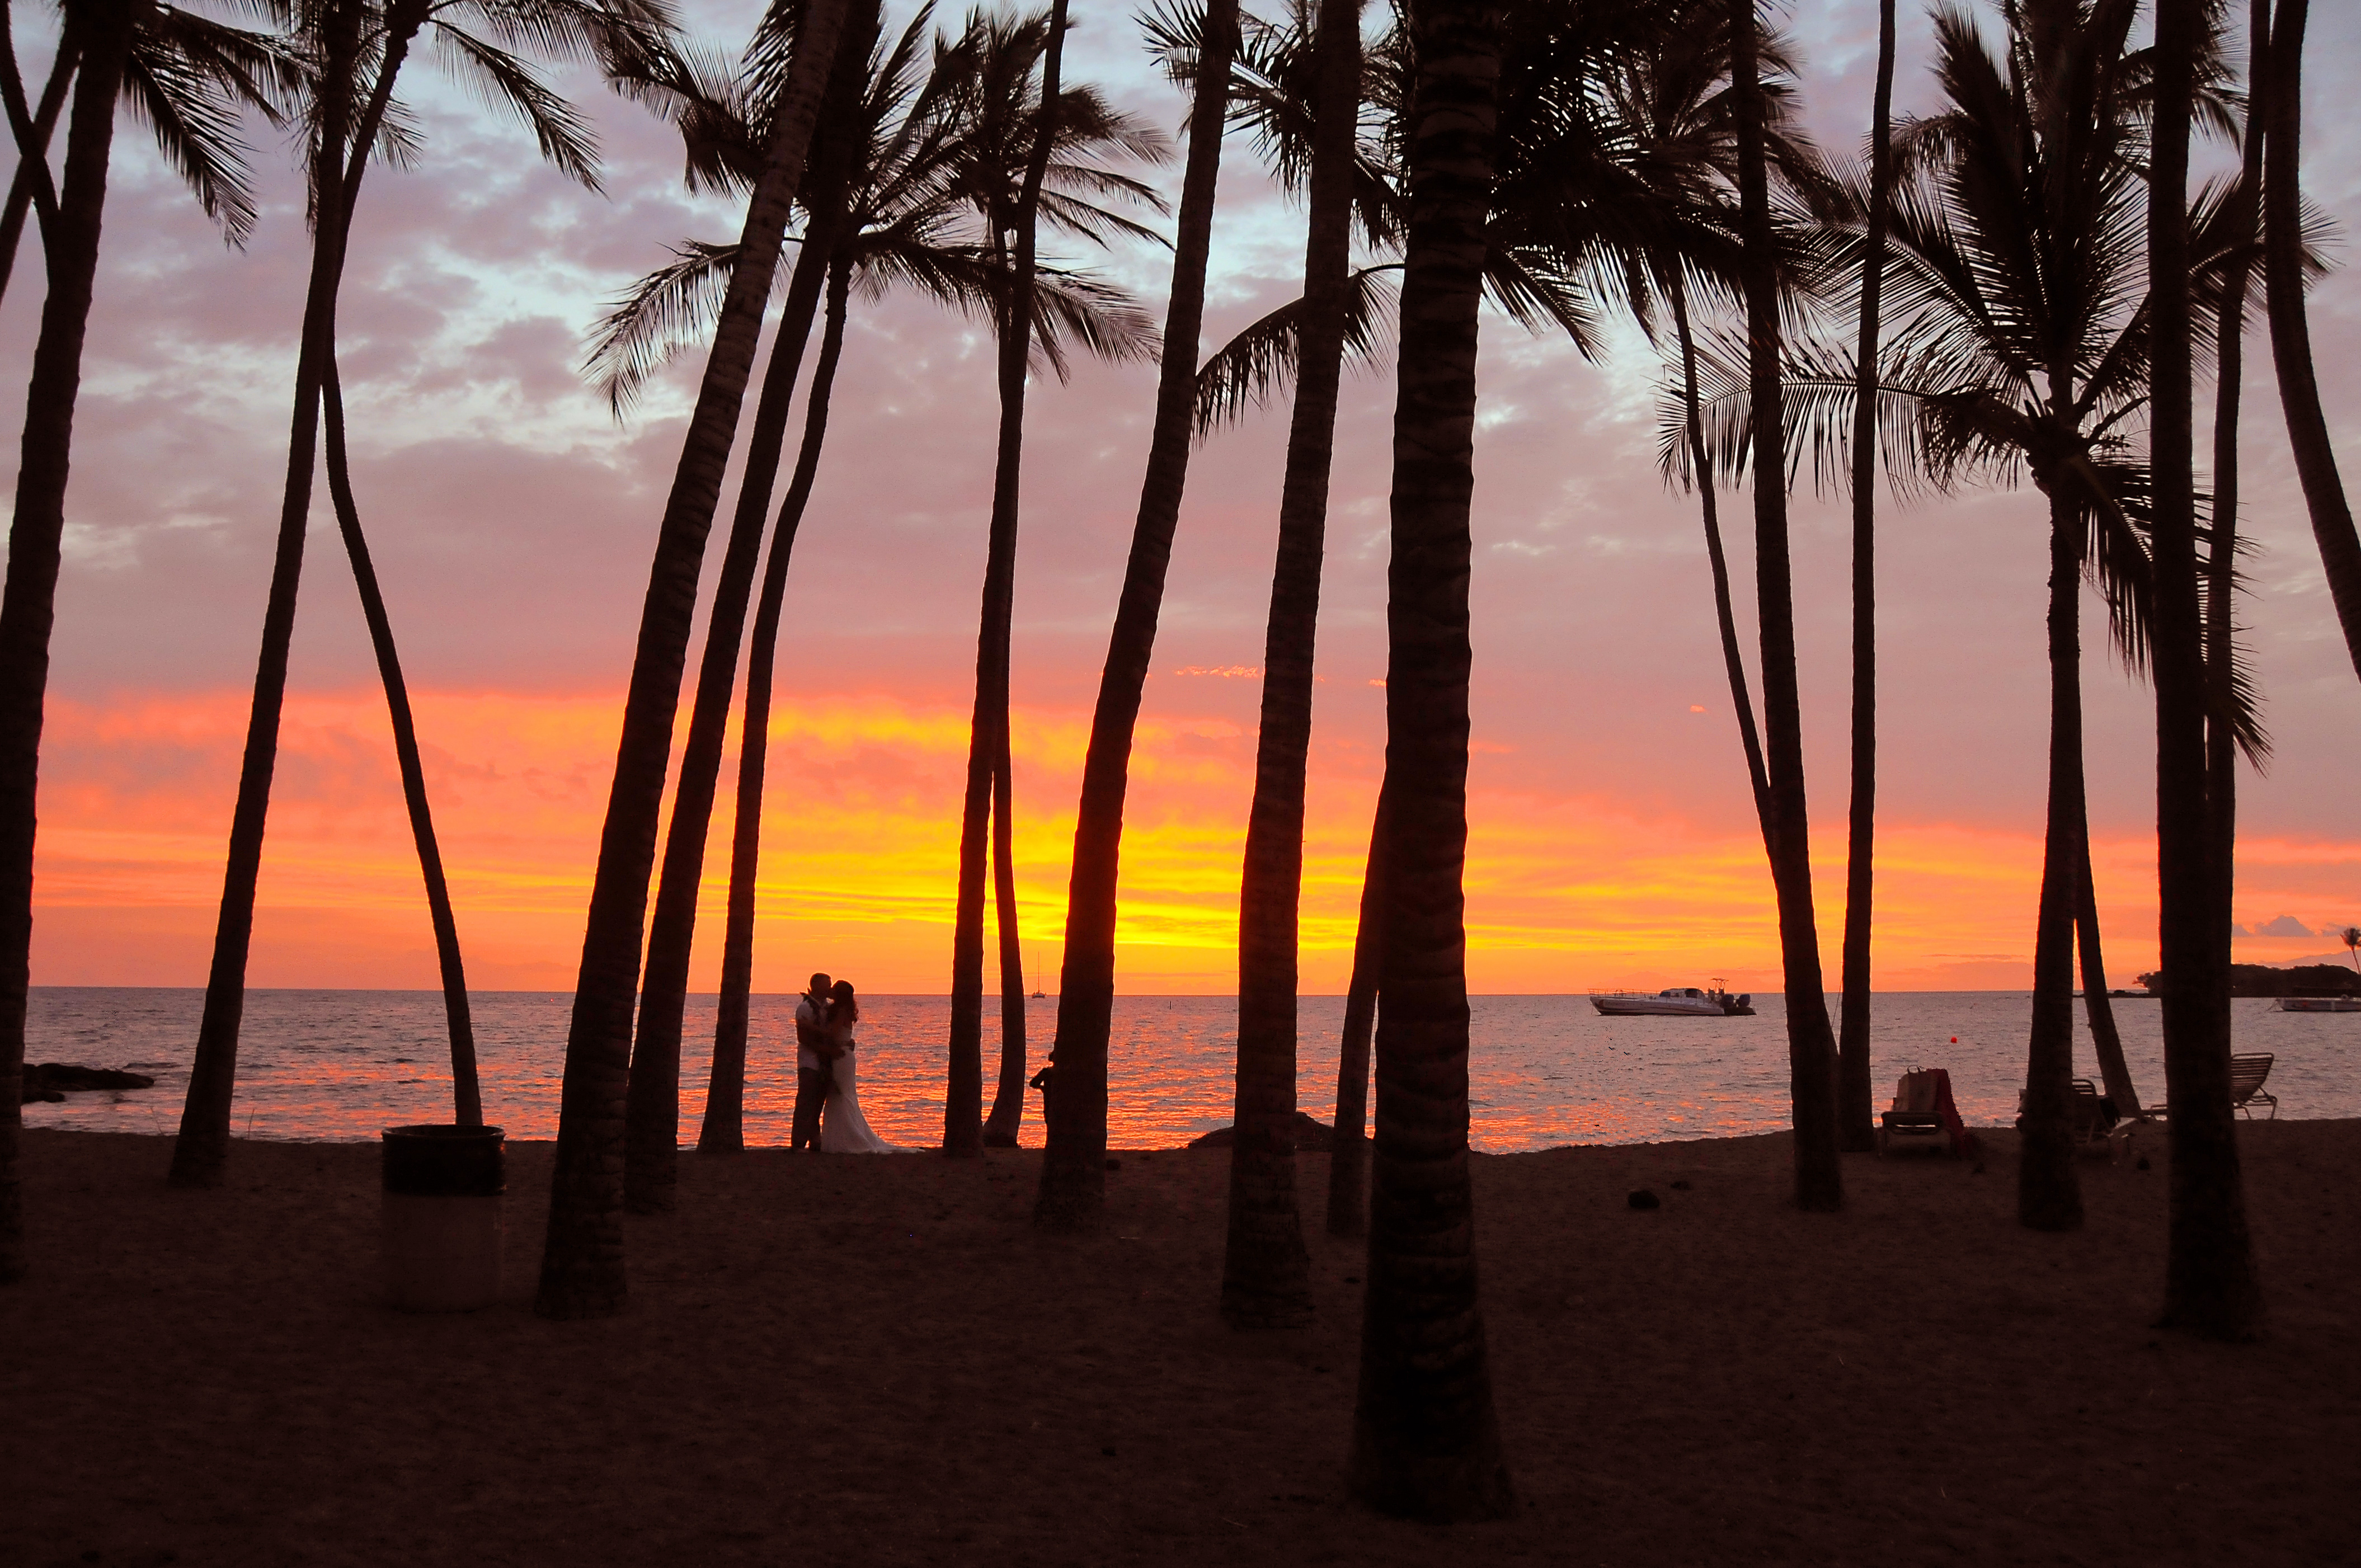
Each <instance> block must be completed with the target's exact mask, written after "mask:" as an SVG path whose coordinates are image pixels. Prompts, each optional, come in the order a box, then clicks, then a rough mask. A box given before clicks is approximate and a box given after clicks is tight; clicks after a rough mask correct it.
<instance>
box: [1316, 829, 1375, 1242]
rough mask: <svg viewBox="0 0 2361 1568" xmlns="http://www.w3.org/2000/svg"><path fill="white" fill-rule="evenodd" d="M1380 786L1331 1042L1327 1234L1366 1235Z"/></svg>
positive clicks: (1367, 1227)
mask: <svg viewBox="0 0 2361 1568" xmlns="http://www.w3.org/2000/svg"><path fill="white" fill-rule="evenodd" d="M1385 810H1386V806H1385V786H1384V785H1383V784H1380V785H1378V809H1377V812H1376V815H1375V816H1374V817H1373V818H1372V819H1371V823H1370V828H1369V853H1368V858H1367V860H1366V861H1364V862H1363V864H1362V868H1361V910H1360V919H1359V922H1358V923H1357V924H1356V927H1355V928H1354V932H1353V973H1352V978H1351V979H1350V980H1349V981H1346V983H1345V1026H1344V1029H1343V1031H1342V1034H1341V1037H1340V1038H1339V1039H1338V1041H1337V1052H1336V1124H1335V1127H1334V1132H1333V1133H1332V1135H1331V1137H1330V1140H1329V1155H1328V1234H1330V1235H1332V1236H1362V1235H1367V1234H1368V1232H1369V1196H1368V1181H1369V1143H1368V1131H1367V1129H1368V1120H1369V1041H1370V1037H1371V1036H1372V1035H1373V1034H1374V1033H1375V1031H1376V1027H1377V1022H1378V975H1379V973H1380V971H1381V970H1383V969H1384V954H1383V952H1382V950H1381V947H1382V942H1383V939H1384V936H1385V917H1386V863H1385V861H1383V860H1382V859H1380V858H1379V855H1378V851H1379V850H1381V849H1382V848H1383V847H1384V844H1385V837H1386V828H1385V822H1384V817H1385Z"/></svg>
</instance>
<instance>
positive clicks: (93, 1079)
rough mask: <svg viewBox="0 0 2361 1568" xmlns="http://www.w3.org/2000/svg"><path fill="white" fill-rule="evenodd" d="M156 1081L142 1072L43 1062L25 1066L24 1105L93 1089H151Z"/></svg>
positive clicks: (51, 1100)
mask: <svg viewBox="0 0 2361 1568" xmlns="http://www.w3.org/2000/svg"><path fill="white" fill-rule="evenodd" d="M155 1084H156V1080H154V1079H152V1078H150V1077H148V1075H147V1074H146V1073H144V1072H118V1071H116V1070H115V1069H113V1068H105V1067H76V1066H74V1065H73V1064H71V1062H61V1061H45V1062H29V1061H28V1062H27V1063H26V1064H25V1088H24V1093H23V1095H22V1099H23V1101H24V1102H25V1103H27V1104H31V1103H32V1102H34V1101H37V1100H38V1101H44V1102H57V1101H59V1100H62V1099H63V1098H65V1096H66V1095H68V1094H80V1093H84V1092H87V1091H90V1090H93V1089H152V1088H154V1087H155Z"/></svg>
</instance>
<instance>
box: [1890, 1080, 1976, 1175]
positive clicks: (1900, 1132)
mask: <svg viewBox="0 0 2361 1568" xmlns="http://www.w3.org/2000/svg"><path fill="white" fill-rule="evenodd" d="M1938 1135H1939V1136H1942V1137H1944V1138H1946V1139H1948V1140H1949V1143H1950V1146H1951V1152H1952V1153H1953V1154H1955V1155H1964V1154H1966V1153H1967V1152H1968V1146H1969V1141H1970V1140H1969V1136H1968V1127H1967V1124H1966V1123H1965V1122H1963V1121H1961V1120H1960V1112H1959V1107H1958V1106H1956V1105H1954V1104H1953V1103H1952V1102H1951V1075H1950V1074H1949V1072H1947V1071H1946V1070H1944V1069H1941V1068H1939V1067H1922V1068H1919V1069H1916V1070H1915V1071H1912V1072H1905V1073H1904V1074H1903V1075H1902V1078H1901V1080H1900V1081H1899V1082H1897V1083H1896V1084H1894V1108H1893V1109H1892V1110H1890V1111H1887V1112H1885V1113H1883V1114H1882V1115H1880V1116H1879V1118H1878V1123H1877V1152H1878V1153H1879V1154H1883V1153H1885V1152H1886V1151H1887V1149H1888V1147H1889V1146H1891V1144H1892V1141H1893V1139H1894V1138H1896V1137H1905V1138H1918V1137H1935V1136H1938Z"/></svg>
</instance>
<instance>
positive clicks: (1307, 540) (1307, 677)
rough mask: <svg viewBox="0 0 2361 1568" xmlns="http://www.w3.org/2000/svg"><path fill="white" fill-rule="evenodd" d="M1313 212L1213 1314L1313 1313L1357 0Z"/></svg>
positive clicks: (1329, 41) (1317, 139)
mask: <svg viewBox="0 0 2361 1568" xmlns="http://www.w3.org/2000/svg"><path fill="white" fill-rule="evenodd" d="M1318 26H1319V34H1318V41H1317V44H1316V46H1315V51H1314V52H1315V56H1316V59H1317V62H1318V70H1319V82H1320V88H1319V98H1318V115H1317V119H1316V121H1315V125H1314V129H1313V132H1312V159H1311V171H1310V172H1311V179H1310V186H1311V212H1310V215H1309V225H1308V235H1307V238H1306V240H1305V245H1304V258H1303V310H1302V314H1301V317H1300V318H1299V323H1298V326H1297V332H1296V342H1297V345H1298V352H1297V356H1296V366H1297V367H1296V378H1295V409H1294V418H1293V421H1292V422H1291V423H1290V427H1289V430H1288V438H1287V471H1286V477H1285V479H1284V480H1283V481H1282V484H1281V488H1280V492H1279V560H1278V564H1277V565H1276V566H1275V567H1274V568H1273V570H1272V573H1271V588H1270V616H1269V623H1268V630H1267V632H1266V633H1265V636H1264V641H1263V685H1262V715H1261V726H1260V731H1259V739H1258V740H1257V744H1256V750H1255V789H1254V803H1253V806H1252V807H1251V810H1250V812H1249V814H1248V817H1247V820H1246V868H1245V872H1244V873H1243V875H1242V876H1241V878H1240V883H1239V889H1238V1047H1237V1048H1238V1065H1237V1093H1236V1103H1235V1112H1234V1118H1233V1124H1234V1125H1235V1128H1236V1136H1235V1139H1234V1140H1233V1141H1232V1143H1231V1146H1230V1201H1229V1234H1228V1242H1227V1245H1226V1247H1225V1249H1224V1255H1223V1265H1222V1315H1223V1316H1224V1318H1225V1319H1227V1320H1228V1321H1229V1323H1230V1326H1231V1327H1233V1328H1289V1327H1294V1326H1297V1325H1300V1324H1301V1323H1302V1322H1304V1321H1307V1320H1309V1319H1310V1317H1311V1315H1312V1268H1311V1258H1310V1255H1309V1254H1308V1253H1306V1252H1305V1250H1304V1246H1303V1223H1302V1220H1301V1216H1300V1215H1299V1214H1298V1213H1297V1211H1296V1202H1295V1006H1296V998H1295V986H1296V920H1297V915H1298V909H1299V905H1300V901H1301V895H1302V887H1303V789H1304V773H1305V769H1306V765H1307V762H1308V760H1309V757H1310V754H1311V749H1312V662H1313V652H1314V648H1315V644H1316V641H1317V631H1318V628H1319V620H1320V571H1321V557H1322V554H1323V551H1324V550H1325V548H1326V543H1325V534H1326V529H1327V518H1328V475H1329V461H1330V455H1331V454H1332V452H1333V451H1334V443H1335V433H1336V393H1337V387H1338V384H1339V382H1340V380H1341V378H1342V377H1343V373H1344V364H1345V338H1346V334H1347V332H1348V330H1349V326H1350V319H1349V318H1350V314H1351V310H1352V291H1353V286H1352V276H1351V275H1352V265H1353V174H1354V164H1355V159H1354V152H1355V143H1356V140H1357V139H1358V138H1357V132H1358V130H1359V120H1360V106H1361V50H1360V41H1361V8H1360V5H1359V4H1358V0H1321V5H1320V13H1319V24H1318Z"/></svg>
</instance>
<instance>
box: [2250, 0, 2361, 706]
mask: <svg viewBox="0 0 2361 1568" xmlns="http://www.w3.org/2000/svg"><path fill="white" fill-rule="evenodd" d="M2311 9H2312V6H2311V0H2279V7H2278V10H2277V12H2276V14H2275V15H2274V16H2272V17H2271V19H2270V20H2269V22H2268V26H2267V27H2261V28H2258V29H2257V32H2256V34H2255V37H2254V39H2253V47H2254V49H2255V50H2256V51H2257V56H2258V58H2259V57H2262V56H2264V55H2266V54H2267V55H2268V60H2269V75H2268V82H2267V83H2265V84H2264V92H2263V93H2262V95H2261V98H2260V107H2259V109H2258V112H2259V113H2260V114H2261V115H2263V118H2264V124H2265V126H2266V129H2265V133H2264V142H2263V252H2264V273H2265V276H2266V278H2267V280H2268V295H2269V305H2270V322H2271V363H2272V364H2273V366H2275V367H2277V369H2278V371H2279V403H2280V405H2281V406H2282V407H2283V408H2284V409H2285V410H2286V412H2287V427H2288V444H2289V445H2290V447H2292V448H2293V449H2294V452H2295V471H2296V477H2297V479H2298V480H2300V481H2301V483H2302V486H2303V499H2304V504H2305V506H2306V507H2307V508H2308V509H2309V510H2310V511H2311V513H2312V538H2313V540H2314V541H2315V542H2316V543H2318V544H2319V546H2320V564H2321V565H2322V567H2323V569H2324V570H2325V571H2326V573H2327V575H2328V592H2329V597H2330V598H2332V599H2333V600H2334V603H2335V605H2336V620H2337V623H2338V624H2339V625H2340V626H2341V627H2343V629H2344V631H2345V652H2347V654H2348V655H2350V657H2351V658H2352V660H2353V667H2354V669H2355V670H2356V672H2361V534H2356V532H2355V530H2354V526H2353V508H2352V505H2351V503H2350V502H2349V501H2348V500H2347V499H2345V481H2344V479H2343V477H2341V476H2340V475H2339V474H2338V472H2337V468H2336V448H2335V446H2334V444H2333V443H2332V442H2331V441H2330V439H2329V434H2328V418H2327V416H2326V415H2325V414H2324V413H2323V412H2322V411H2321V405H2320V379H2319V378H2318V376H2316V375H2315V374H2314V373H2313V370H2312V328H2311V325H2310V323H2308V322H2307V321H2306V319H2305V313H2304V308H2303V290H2304V272H2305V263H2304V233H2303V228H2304V225H2303V208H2302V203H2303V192H2302V187H2301V181H2300V176H2301V170H2302V167H2303V148H2302V136H2303V33H2304V26H2305V24H2306V22H2307V21H2308V20H2309V19H2310V12H2311Z"/></svg>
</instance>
